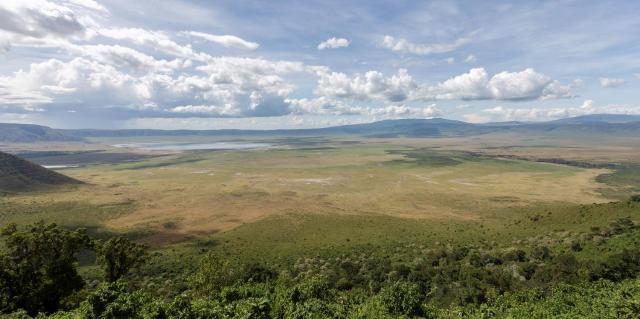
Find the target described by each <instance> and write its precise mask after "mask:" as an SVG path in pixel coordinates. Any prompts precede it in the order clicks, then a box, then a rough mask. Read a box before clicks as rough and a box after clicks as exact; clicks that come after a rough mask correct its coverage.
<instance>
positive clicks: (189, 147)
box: [113, 142, 272, 151]
mask: <svg viewBox="0 0 640 319" xmlns="http://www.w3.org/2000/svg"><path fill="white" fill-rule="evenodd" d="M113 146H115V147H124V148H134V149H139V150H144V151H195V150H246V149H256V148H266V147H271V146H272V145H271V144H267V143H235V142H216V143H130V144H116V145H113Z"/></svg>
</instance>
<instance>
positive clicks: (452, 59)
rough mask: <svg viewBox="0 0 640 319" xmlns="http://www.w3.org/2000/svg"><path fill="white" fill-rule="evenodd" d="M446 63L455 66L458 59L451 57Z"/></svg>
mask: <svg viewBox="0 0 640 319" xmlns="http://www.w3.org/2000/svg"><path fill="white" fill-rule="evenodd" d="M444 61H445V62H447V64H454V63H456V58H454V57H450V58H446V59H445V60H444Z"/></svg>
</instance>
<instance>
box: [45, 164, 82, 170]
mask: <svg viewBox="0 0 640 319" xmlns="http://www.w3.org/2000/svg"><path fill="white" fill-rule="evenodd" d="M42 167H44V168H48V169H63V168H76V167H80V165H78V164H66V165H65V164H63V165H42Z"/></svg>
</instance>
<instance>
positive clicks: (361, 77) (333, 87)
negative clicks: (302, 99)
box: [315, 68, 417, 102]
mask: <svg viewBox="0 0 640 319" xmlns="http://www.w3.org/2000/svg"><path fill="white" fill-rule="evenodd" d="M315 72H316V75H317V76H318V85H317V87H316V89H315V94H316V95H319V96H326V97H331V98H345V99H354V100H362V101H367V100H373V101H384V102H401V101H404V100H407V99H408V98H409V95H411V94H412V93H413V92H414V91H416V89H417V84H416V83H415V81H414V80H413V78H412V77H411V75H409V73H408V71H407V70H406V69H399V70H398V72H397V73H396V74H394V75H392V76H389V77H388V76H385V75H384V74H383V73H381V72H378V71H369V72H366V73H364V74H356V75H355V76H353V77H351V76H349V75H347V74H345V73H340V72H331V71H330V70H328V69H326V68H325V69H323V68H320V69H316V70H315Z"/></svg>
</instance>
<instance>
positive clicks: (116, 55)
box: [0, 0, 640, 129]
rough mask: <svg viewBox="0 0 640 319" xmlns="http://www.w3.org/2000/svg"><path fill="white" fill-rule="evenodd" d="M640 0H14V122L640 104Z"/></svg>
mask: <svg viewBox="0 0 640 319" xmlns="http://www.w3.org/2000/svg"><path fill="white" fill-rule="evenodd" d="M639 16H640V1H635V0H633V1H616V0H613V1H589V0H582V1H561V0H559V1H490V0H489V1H403V0H399V1H376V0H366V1H365V0H359V1H328V0H322V1H313V0H311V1H275V0H274V1H251V0H246V1H245V0H230V1H226V0H220V1H204V0H201V1H179V0H162V1H151V0H139V1H131V0H105V1H94V0H11V1H0V122H14V123H35V124H41V125H48V126H52V127H56V128H101V129H122V128H156V129H222V128H243V129H246V128H250V129H276V128H310V127H324V126H333V125H342V124H351V123H363V122H372V121H378V120H384V119H398V118H433V117H443V118H448V119H455V120H462V121H467V122H475V123H482V122H494V121H516V120H517V121H545V120H552V119H558V118H564V117H571V116H579V115H586V114H596V113H621V114H640V19H639V18H638V17H639Z"/></svg>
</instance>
